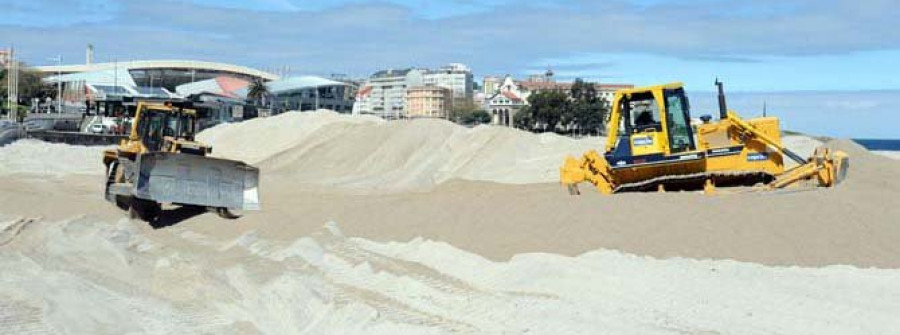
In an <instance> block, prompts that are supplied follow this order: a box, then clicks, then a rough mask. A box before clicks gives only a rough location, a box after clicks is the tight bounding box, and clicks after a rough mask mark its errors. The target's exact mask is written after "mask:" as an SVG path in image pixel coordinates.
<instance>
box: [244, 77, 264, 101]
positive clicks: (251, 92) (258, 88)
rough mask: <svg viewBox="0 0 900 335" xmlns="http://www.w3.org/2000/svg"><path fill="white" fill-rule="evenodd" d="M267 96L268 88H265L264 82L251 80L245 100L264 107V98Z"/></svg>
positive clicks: (259, 79) (260, 79)
mask: <svg viewBox="0 0 900 335" xmlns="http://www.w3.org/2000/svg"><path fill="white" fill-rule="evenodd" d="M268 95H269V88H268V87H266V82H265V81H263V80H262V78H256V79H253V82H251V83H250V88H249V89H248V91H247V98H250V99H251V100H253V101H254V102H256V104H261V105H265V103H266V101H265V99H266V96H268Z"/></svg>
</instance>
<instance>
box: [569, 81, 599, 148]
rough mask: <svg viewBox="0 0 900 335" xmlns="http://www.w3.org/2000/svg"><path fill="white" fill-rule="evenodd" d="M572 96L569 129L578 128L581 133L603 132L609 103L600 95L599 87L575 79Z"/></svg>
mask: <svg viewBox="0 0 900 335" xmlns="http://www.w3.org/2000/svg"><path fill="white" fill-rule="evenodd" d="M570 96H571V97H572V108H571V120H569V121H571V122H570V123H568V124H565V126H566V128H568V129H569V130H577V131H578V132H579V133H585V132H587V133H591V134H599V133H602V131H603V128H604V123H605V120H606V114H607V113H608V111H607V103H606V101H605V100H603V99H602V98H599V97H598V94H597V89H596V88H595V87H594V84H593V83H588V82H585V81H583V80H581V79H580V78H579V79H575V82H574V83H573V84H572V88H571V92H570Z"/></svg>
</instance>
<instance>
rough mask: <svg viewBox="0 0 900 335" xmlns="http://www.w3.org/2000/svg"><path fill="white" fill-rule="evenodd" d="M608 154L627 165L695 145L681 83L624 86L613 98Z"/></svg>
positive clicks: (610, 158) (615, 162) (688, 107)
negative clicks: (637, 87) (633, 87)
mask: <svg viewBox="0 0 900 335" xmlns="http://www.w3.org/2000/svg"><path fill="white" fill-rule="evenodd" d="M609 124H610V125H611V126H612V125H618V126H617V127H612V128H613V129H611V131H610V134H609V135H610V136H609V140H608V141H609V142H608V143H607V154H606V156H607V158H609V160H610V161H611V162H613V165H618V166H628V165H634V164H647V163H652V162H654V161H659V160H664V159H666V158H667V156H671V155H677V154H682V153H686V152H691V151H695V150H696V149H697V145H696V141H695V139H694V134H693V130H692V129H691V124H690V106H689V103H688V100H687V97H686V96H685V93H684V89H683V88H682V86H681V84H678V83H675V84H669V85H662V86H653V87H649V88H642V89H634V90H624V91H619V92H617V93H616V97H615V98H614V100H613V112H612V114H611V119H610V123H609Z"/></svg>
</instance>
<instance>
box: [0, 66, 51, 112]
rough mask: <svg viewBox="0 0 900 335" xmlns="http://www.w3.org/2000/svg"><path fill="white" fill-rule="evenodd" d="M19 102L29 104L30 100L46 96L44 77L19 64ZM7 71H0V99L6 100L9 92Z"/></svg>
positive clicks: (38, 72)
mask: <svg viewBox="0 0 900 335" xmlns="http://www.w3.org/2000/svg"><path fill="white" fill-rule="evenodd" d="M18 68H19V101H21V102H26V103H27V102H30V101H31V99H32V98H42V97H44V96H45V95H46V93H45V90H44V83H43V81H42V80H43V78H44V75H43V74H42V73H41V72H40V71H37V70H35V69H32V68H31V67H29V66H28V65H27V64H25V63H19V66H18ZM8 72H9V71H8V70H7V69H2V70H0V99H6V94H7V92H8V91H9V87H8V82H7V76H8V75H9V73H8Z"/></svg>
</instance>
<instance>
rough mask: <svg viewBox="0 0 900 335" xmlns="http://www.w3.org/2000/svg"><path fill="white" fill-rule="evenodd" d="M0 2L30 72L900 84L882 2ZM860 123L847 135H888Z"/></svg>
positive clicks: (897, 10) (877, 87)
mask: <svg viewBox="0 0 900 335" xmlns="http://www.w3.org/2000/svg"><path fill="white" fill-rule="evenodd" d="M0 8H3V10H2V12H3V14H2V15H0V48H2V47H3V46H5V45H15V46H16V48H17V50H18V52H19V55H20V56H21V57H22V58H23V59H24V60H25V61H27V62H28V63H30V64H34V65H48V64H51V63H53V62H52V61H50V60H49V58H51V57H55V56H56V55H57V54H60V55H62V56H63V58H64V60H65V62H66V63H70V62H71V63H80V62H83V61H84V48H85V46H86V45H87V44H88V43H91V44H93V45H94V46H95V50H96V55H95V61H113V60H120V61H121V60H129V59H194V60H207V61H219V62H227V63H234V64H240V65H246V66H250V67H256V68H261V69H272V68H282V69H283V68H286V67H287V68H290V72H291V73H292V74H298V75H301V74H302V75H306V74H318V75H329V74H332V73H340V74H346V75H350V76H352V77H366V76H368V75H370V74H371V73H373V72H375V71H377V70H381V69H389V68H393V69H399V68H406V67H410V66H416V67H432V68H434V67H439V66H441V65H443V64H446V63H450V62H459V63H465V64H467V65H469V66H470V67H471V68H472V69H473V71H474V72H475V74H476V77H481V76H484V75H489V74H491V75H506V74H510V75H513V76H516V77H524V76H526V75H528V74H535V73H543V72H544V71H546V69H547V68H551V69H553V70H554V72H555V73H556V74H557V77H558V78H559V79H562V80H571V79H574V78H576V77H580V78H586V79H587V80H589V81H594V82H598V81H599V82H606V83H634V84H638V85H643V84H655V83H660V82H670V81H681V82H684V83H685V84H686V85H687V87H688V89H690V90H696V91H711V90H713V86H712V83H713V81H714V80H715V78H721V79H723V80H724V81H725V82H726V83H727V87H728V88H729V90H730V91H734V92H746V93H761V92H784V91H805V92H820V93H821V94H831V93H827V92H834V91H840V92H870V91H885V90H900V80H898V79H897V78H900V29H897V28H896V25H897V22H898V19H897V18H900V5H898V3H897V1H896V0H793V1H790V0H610V1H606V0H569V1H561V0H560V1H552V0H535V1H522V0H519V1H516V0H482V1H476V0H443V1H437V0H423V1H403V0H381V1H361V0H330V1H326V0H309V1H300V0H181V1H174V0H169V1H166V0H162V1H138V0H132V1H120V0H0ZM831 95H834V94H831ZM897 96H900V94H898V95H897ZM880 98H881V99H883V97H880ZM866 106H871V104H868V105H866ZM775 107H776V108H777V104H776V106H775ZM889 116H892V117H893V120H894V121H897V122H900V117H898V116H893V113H891V115H889ZM895 123H896V122H895ZM868 126H869V125H864V124H862V125H859V127H857V128H858V129H857V130H858V131H857V133H863V134H872V135H878V136H887V135H893V134H898V135H897V136H893V137H898V138H900V131H897V132H894V133H891V131H892V130H890V129H883V130H879V131H869V132H865V131H863V130H865V129H866V128H871V127H868ZM874 126H878V125H874ZM882 127H883V126H882Z"/></svg>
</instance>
